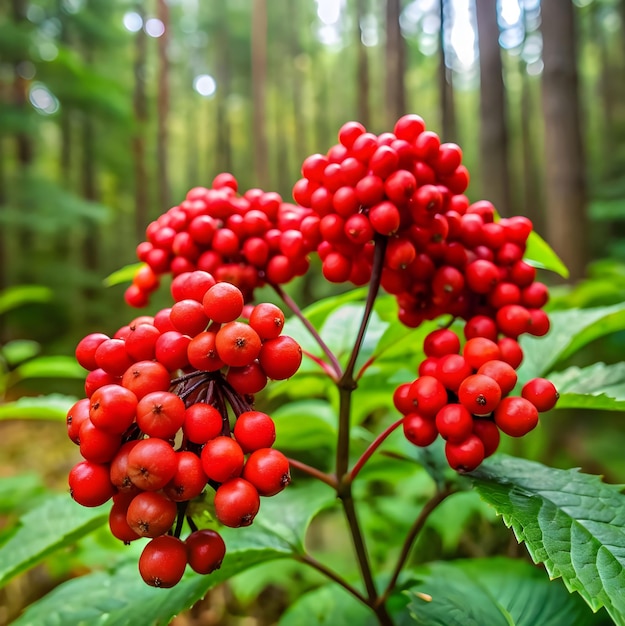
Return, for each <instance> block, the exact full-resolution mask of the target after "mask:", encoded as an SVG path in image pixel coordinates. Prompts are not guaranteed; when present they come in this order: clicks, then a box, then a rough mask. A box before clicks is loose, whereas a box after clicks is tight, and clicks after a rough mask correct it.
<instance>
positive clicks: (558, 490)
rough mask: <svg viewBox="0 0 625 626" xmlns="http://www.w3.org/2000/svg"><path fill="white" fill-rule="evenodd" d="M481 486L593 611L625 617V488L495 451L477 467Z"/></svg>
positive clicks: (538, 557) (540, 559)
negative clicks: (624, 493)
mask: <svg viewBox="0 0 625 626" xmlns="http://www.w3.org/2000/svg"><path fill="white" fill-rule="evenodd" d="M472 478H473V481H474V486H475V488H476V489H477V491H478V493H479V494H480V495H481V496H482V498H484V500H486V502H488V503H489V504H491V505H492V506H493V507H494V509H495V510H496V511H497V513H499V514H500V515H501V516H502V517H503V520H504V522H505V524H506V525H507V526H509V527H511V528H512V529H513V531H514V533H515V535H516V537H517V539H518V540H519V541H523V542H525V544H526V546H527V549H528V552H529V553H530V556H531V557H532V559H533V560H534V562H536V563H544V565H545V567H546V569H547V572H548V573H549V575H550V576H551V577H552V578H559V577H562V579H563V581H564V584H565V585H566V587H567V588H568V589H569V591H571V592H572V591H577V592H578V593H579V594H580V595H581V596H582V597H583V598H584V600H585V601H586V602H587V603H588V604H589V605H590V607H591V608H592V609H593V610H597V609H599V608H600V607H602V606H605V608H606V610H607V611H608V613H609V614H610V616H611V617H612V619H613V620H614V621H615V622H616V623H617V624H619V625H622V624H625V595H624V594H623V589H625V495H623V493H621V488H620V487H619V486H616V485H608V484H606V483H603V482H602V481H601V479H600V478H599V477H598V476H591V475H588V474H582V473H580V472H579V471H578V470H559V469H553V468H550V467H546V466H544V465H541V464H540V463H535V462H532V461H526V460H523V459H516V458H514V457H508V456H504V455H498V456H496V457H494V458H491V459H487V460H486V461H485V462H484V463H483V464H482V465H481V466H480V468H478V470H476V471H475V472H473V473H472Z"/></svg>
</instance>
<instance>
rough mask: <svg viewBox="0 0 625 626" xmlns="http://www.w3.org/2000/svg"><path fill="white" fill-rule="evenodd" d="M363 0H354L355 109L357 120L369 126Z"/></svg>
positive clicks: (367, 70)
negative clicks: (363, 40) (363, 37)
mask: <svg viewBox="0 0 625 626" xmlns="http://www.w3.org/2000/svg"><path fill="white" fill-rule="evenodd" d="M365 4H366V3H365V0H356V28H355V35H356V46H357V47H356V50H357V61H356V63H357V67H356V81H357V82H356V111H357V112H358V121H359V122H360V123H361V124H362V125H363V126H365V128H369V124H370V123H371V109H370V107H369V54H368V53H367V47H366V46H365V44H364V43H363V42H362V21H363V19H364V18H365V15H366V11H365Z"/></svg>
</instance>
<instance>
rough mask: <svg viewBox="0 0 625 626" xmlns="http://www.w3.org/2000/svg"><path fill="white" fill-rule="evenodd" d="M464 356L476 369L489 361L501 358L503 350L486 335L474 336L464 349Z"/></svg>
mask: <svg viewBox="0 0 625 626" xmlns="http://www.w3.org/2000/svg"><path fill="white" fill-rule="evenodd" d="M462 354H463V356H464V358H465V359H466V360H467V362H468V363H469V365H470V366H471V367H473V368H474V369H476V370H477V369H478V368H480V367H481V366H482V365H484V363H486V362H487V361H492V360H495V359H499V358H500V357H501V351H500V349H499V346H498V345H497V344H496V343H495V342H494V341H491V340H490V339H486V337H474V338H473V339H469V340H468V341H467V342H466V343H465V344H464V348H463V351H462Z"/></svg>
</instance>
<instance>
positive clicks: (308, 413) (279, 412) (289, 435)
mask: <svg viewBox="0 0 625 626" xmlns="http://www.w3.org/2000/svg"><path fill="white" fill-rule="evenodd" d="M272 417H273V421H274V423H275V425H276V447H277V448H279V449H280V450H282V449H286V450H309V449H310V448H320V447H327V448H330V449H332V448H334V447H335V445H336V423H337V419H338V418H337V416H336V413H335V412H334V409H333V408H332V407H331V406H330V404H328V403H327V402H325V401H323V400H302V401H299V402H289V403H287V404H284V405H282V406H281V407H279V408H278V409H276V410H275V411H274V412H273V413H272Z"/></svg>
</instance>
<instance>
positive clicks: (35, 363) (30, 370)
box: [12, 356, 85, 380]
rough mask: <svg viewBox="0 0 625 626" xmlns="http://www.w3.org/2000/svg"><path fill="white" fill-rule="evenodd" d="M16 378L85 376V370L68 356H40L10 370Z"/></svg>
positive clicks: (80, 377) (82, 377)
mask: <svg viewBox="0 0 625 626" xmlns="http://www.w3.org/2000/svg"><path fill="white" fill-rule="evenodd" d="M12 376H13V378H14V379H16V380H24V379H26V378H78V379H84V378H85V370H84V369H83V368H82V367H81V366H80V365H79V364H78V363H77V362H76V359H75V358H73V357H70V356H40V357H37V358H36V359H31V360H30V361H27V362H26V363H23V364H22V365H20V366H19V367H17V368H16V369H15V370H13V372H12Z"/></svg>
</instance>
